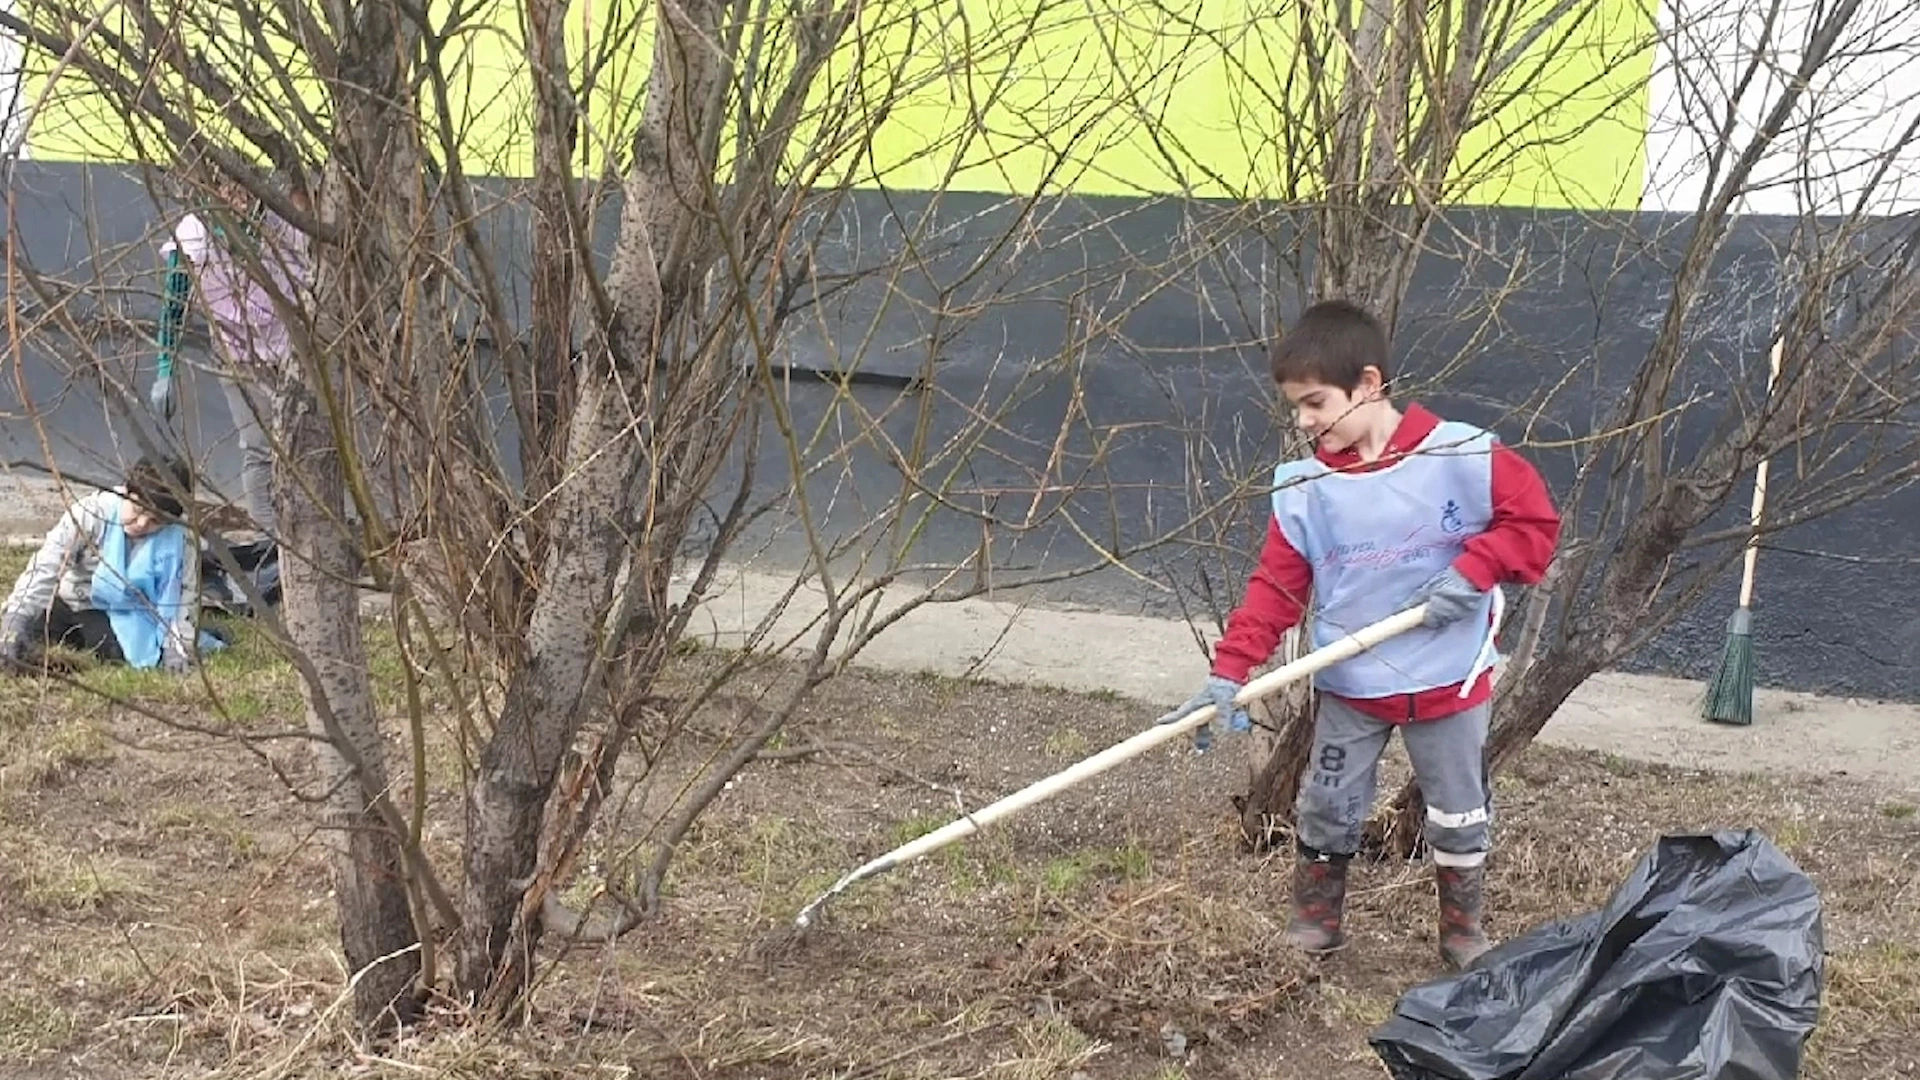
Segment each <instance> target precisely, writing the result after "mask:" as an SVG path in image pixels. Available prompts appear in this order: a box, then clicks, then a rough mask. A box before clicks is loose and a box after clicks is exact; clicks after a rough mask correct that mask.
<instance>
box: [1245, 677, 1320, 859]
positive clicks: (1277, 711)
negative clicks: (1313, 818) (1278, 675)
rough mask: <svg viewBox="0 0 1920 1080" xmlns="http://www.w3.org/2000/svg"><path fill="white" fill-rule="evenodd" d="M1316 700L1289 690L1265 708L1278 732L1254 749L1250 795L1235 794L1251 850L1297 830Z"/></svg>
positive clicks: (1310, 694)
mask: <svg viewBox="0 0 1920 1080" xmlns="http://www.w3.org/2000/svg"><path fill="white" fill-rule="evenodd" d="M1317 701H1318V696H1317V695H1315V694H1314V693H1313V692H1312V691H1311V690H1309V689H1306V688H1304V687H1302V688H1299V689H1298V690H1297V691H1296V690H1291V689H1290V690H1289V691H1288V692H1287V693H1285V694H1283V695H1281V696H1280V697H1278V698H1276V699H1274V701H1273V703H1272V704H1271V705H1270V706H1269V707H1268V708H1267V717H1268V722H1269V723H1270V724H1271V725H1272V726H1273V727H1274V728H1275V729H1277V731H1278V734H1277V735H1275V736H1274V737H1272V738H1270V739H1268V740H1265V743H1266V745H1265V746H1263V747H1260V748H1258V749H1256V750H1255V753H1254V761H1252V762H1249V764H1248V773H1249V779H1248V782H1247V793H1246V794H1245V795H1236V796H1234V799H1233V805H1234V809H1235V810H1237V811H1239V813H1240V832H1241V835H1242V836H1243V837H1244V838H1245V840H1246V843H1247V846H1248V848H1249V849H1250V850H1253V851H1256V852H1264V851H1268V850H1271V849H1272V848H1273V846H1274V844H1275V843H1276V842H1277V841H1279V840H1280V839H1282V838H1283V837H1285V836H1288V835H1291V833H1292V831H1293V812H1294V801H1295V800H1296V799H1298V798H1299V797H1300V780H1301V777H1302V776H1303V775H1304V773H1305V769H1304V768H1303V767H1302V766H1303V765H1304V763H1305V762H1306V760H1307V755H1308V754H1309V753H1311V752H1312V750H1313V712H1314V705H1315V704H1316V702H1317Z"/></svg>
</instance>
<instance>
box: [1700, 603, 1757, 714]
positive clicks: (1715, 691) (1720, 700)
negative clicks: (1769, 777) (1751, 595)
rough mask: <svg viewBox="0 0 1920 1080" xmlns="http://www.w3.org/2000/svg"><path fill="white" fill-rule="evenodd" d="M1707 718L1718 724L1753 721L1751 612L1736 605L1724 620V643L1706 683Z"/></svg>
mask: <svg viewBox="0 0 1920 1080" xmlns="http://www.w3.org/2000/svg"><path fill="white" fill-rule="evenodd" d="M1706 718H1707V719H1709V720H1712V721H1714V722H1716V723H1721V724H1741V725H1746V724H1751V723H1753V613H1752V612H1751V611H1750V610H1748V609H1747V608H1736V609H1735V610H1734V613H1733V618H1731V619H1729V620H1727V645H1726V648H1725V649H1723V650H1721V653H1720V667H1719V670H1717V671H1715V672H1714V673H1713V682H1712V683H1710V684H1708V686H1707V701H1706Z"/></svg>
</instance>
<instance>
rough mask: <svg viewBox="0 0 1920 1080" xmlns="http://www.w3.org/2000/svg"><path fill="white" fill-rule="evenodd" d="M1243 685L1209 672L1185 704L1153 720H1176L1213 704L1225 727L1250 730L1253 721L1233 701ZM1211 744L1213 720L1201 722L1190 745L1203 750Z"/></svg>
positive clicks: (1240, 730) (1245, 711)
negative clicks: (1195, 692)
mask: <svg viewBox="0 0 1920 1080" xmlns="http://www.w3.org/2000/svg"><path fill="white" fill-rule="evenodd" d="M1244 685H1245V684H1243V683H1237V682H1234V681H1233V680H1232V679H1228V678H1225V677H1223V676H1220V675H1209V676H1207V685H1206V686H1205V687H1203V688H1202V689H1201V690H1200V692H1199V693H1197V694H1195V695H1193V696H1192V697H1190V698H1188V699H1187V701H1186V704H1184V705H1181V706H1180V707H1179V708H1177V709H1175V710H1173V711H1172V712H1170V713H1168V714H1166V715H1165V716H1162V717H1161V718H1160V719H1158V720H1156V721H1154V723H1155V724H1171V723H1175V722H1177V721H1179V720H1181V719H1182V718H1184V717H1188V716H1192V715H1193V714H1194V713H1195V712H1197V711H1199V710H1201V709H1204V708H1206V707H1207V706H1208V705H1211V706H1213V707H1214V710H1215V712H1214V715H1215V717H1216V718H1220V717H1224V718H1226V721H1227V730H1229V731H1233V732H1239V733H1242V734H1244V733H1246V732H1249V731H1252V730H1253V721H1252V719H1251V718H1250V717H1248V716H1247V710H1245V709H1243V708H1241V707H1240V706H1238V705H1236V704H1234V702H1233V699H1234V696H1235V695H1237V694H1238V693H1240V690H1241V688H1242V686H1244ZM1212 746H1213V725H1212V724H1210V723H1209V724H1205V725H1202V726H1201V727H1200V728H1198V729H1196V730H1195V731H1194V733H1193V748H1194V749H1195V750H1198V751H1200V752H1201V753H1205V752H1206V751H1207V750H1208V749H1210V748H1211V747H1212Z"/></svg>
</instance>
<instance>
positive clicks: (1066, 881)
mask: <svg viewBox="0 0 1920 1080" xmlns="http://www.w3.org/2000/svg"><path fill="white" fill-rule="evenodd" d="M1152 873H1153V854H1152V852H1149V851H1148V850H1147V849H1146V848H1145V847H1143V846H1141V845H1140V844H1138V843H1135V842H1133V841H1128V842H1127V843H1126V844H1125V845H1123V846H1121V847H1117V848H1112V849H1110V850H1106V851H1084V852H1076V853H1074V854H1072V855H1068V856H1065V857H1062V858H1058V859H1054V860H1052V861H1050V862H1048V863H1047V864H1046V865H1045V866H1043V867H1041V869H1040V883H1041V885H1042V886H1043V887H1044V888H1045V889H1046V890H1047V891H1048V892H1052V893H1066V892H1072V891H1073V890H1074V889H1077V888H1079V887H1080V886H1081V885H1082V884H1084V883H1086V882H1087V881H1088V880H1089V879H1091V878H1094V877H1102V876H1106V877H1117V878H1119V879H1120V880H1122V881H1130V882H1131V881H1140V880H1143V879H1145V878H1147V877H1148V876H1150V875H1151V874H1152Z"/></svg>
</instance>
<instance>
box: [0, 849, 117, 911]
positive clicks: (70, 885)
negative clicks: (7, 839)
mask: <svg viewBox="0 0 1920 1080" xmlns="http://www.w3.org/2000/svg"><path fill="white" fill-rule="evenodd" d="M23 854H24V855H25V858H24V859H22V860H21V864H20V865H18V866H16V867H15V868H14V869H13V873H14V875H15V876H16V886H17V888H18V889H19V893H20V898H21V900H23V901H25V902H26V904H27V906H28V907H29V908H32V909H34V910H36V911H39V912H41V913H42V914H47V915H63V914H64V915H71V914H84V913H88V912H93V911H98V910H101V909H103V908H106V907H108V906H110V905H113V904H115V903H118V902H120V901H124V900H134V899H139V898H141V897H142V896H144V895H145V890H143V889H142V888H141V887H140V886H139V885H138V884H137V883H136V882H135V881H134V880H133V879H132V878H131V877H129V876H127V875H126V874H125V873H123V872H122V871H120V870H119V869H118V868H116V867H114V866H112V865H110V864H105V863H100V862H96V861H94V860H92V859H89V858H87V857H86V856H85V855H82V854H78V853H74V852H65V851H62V852H56V851H52V850H49V849H44V848H30V849H28V851H26V852H25V853H23Z"/></svg>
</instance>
